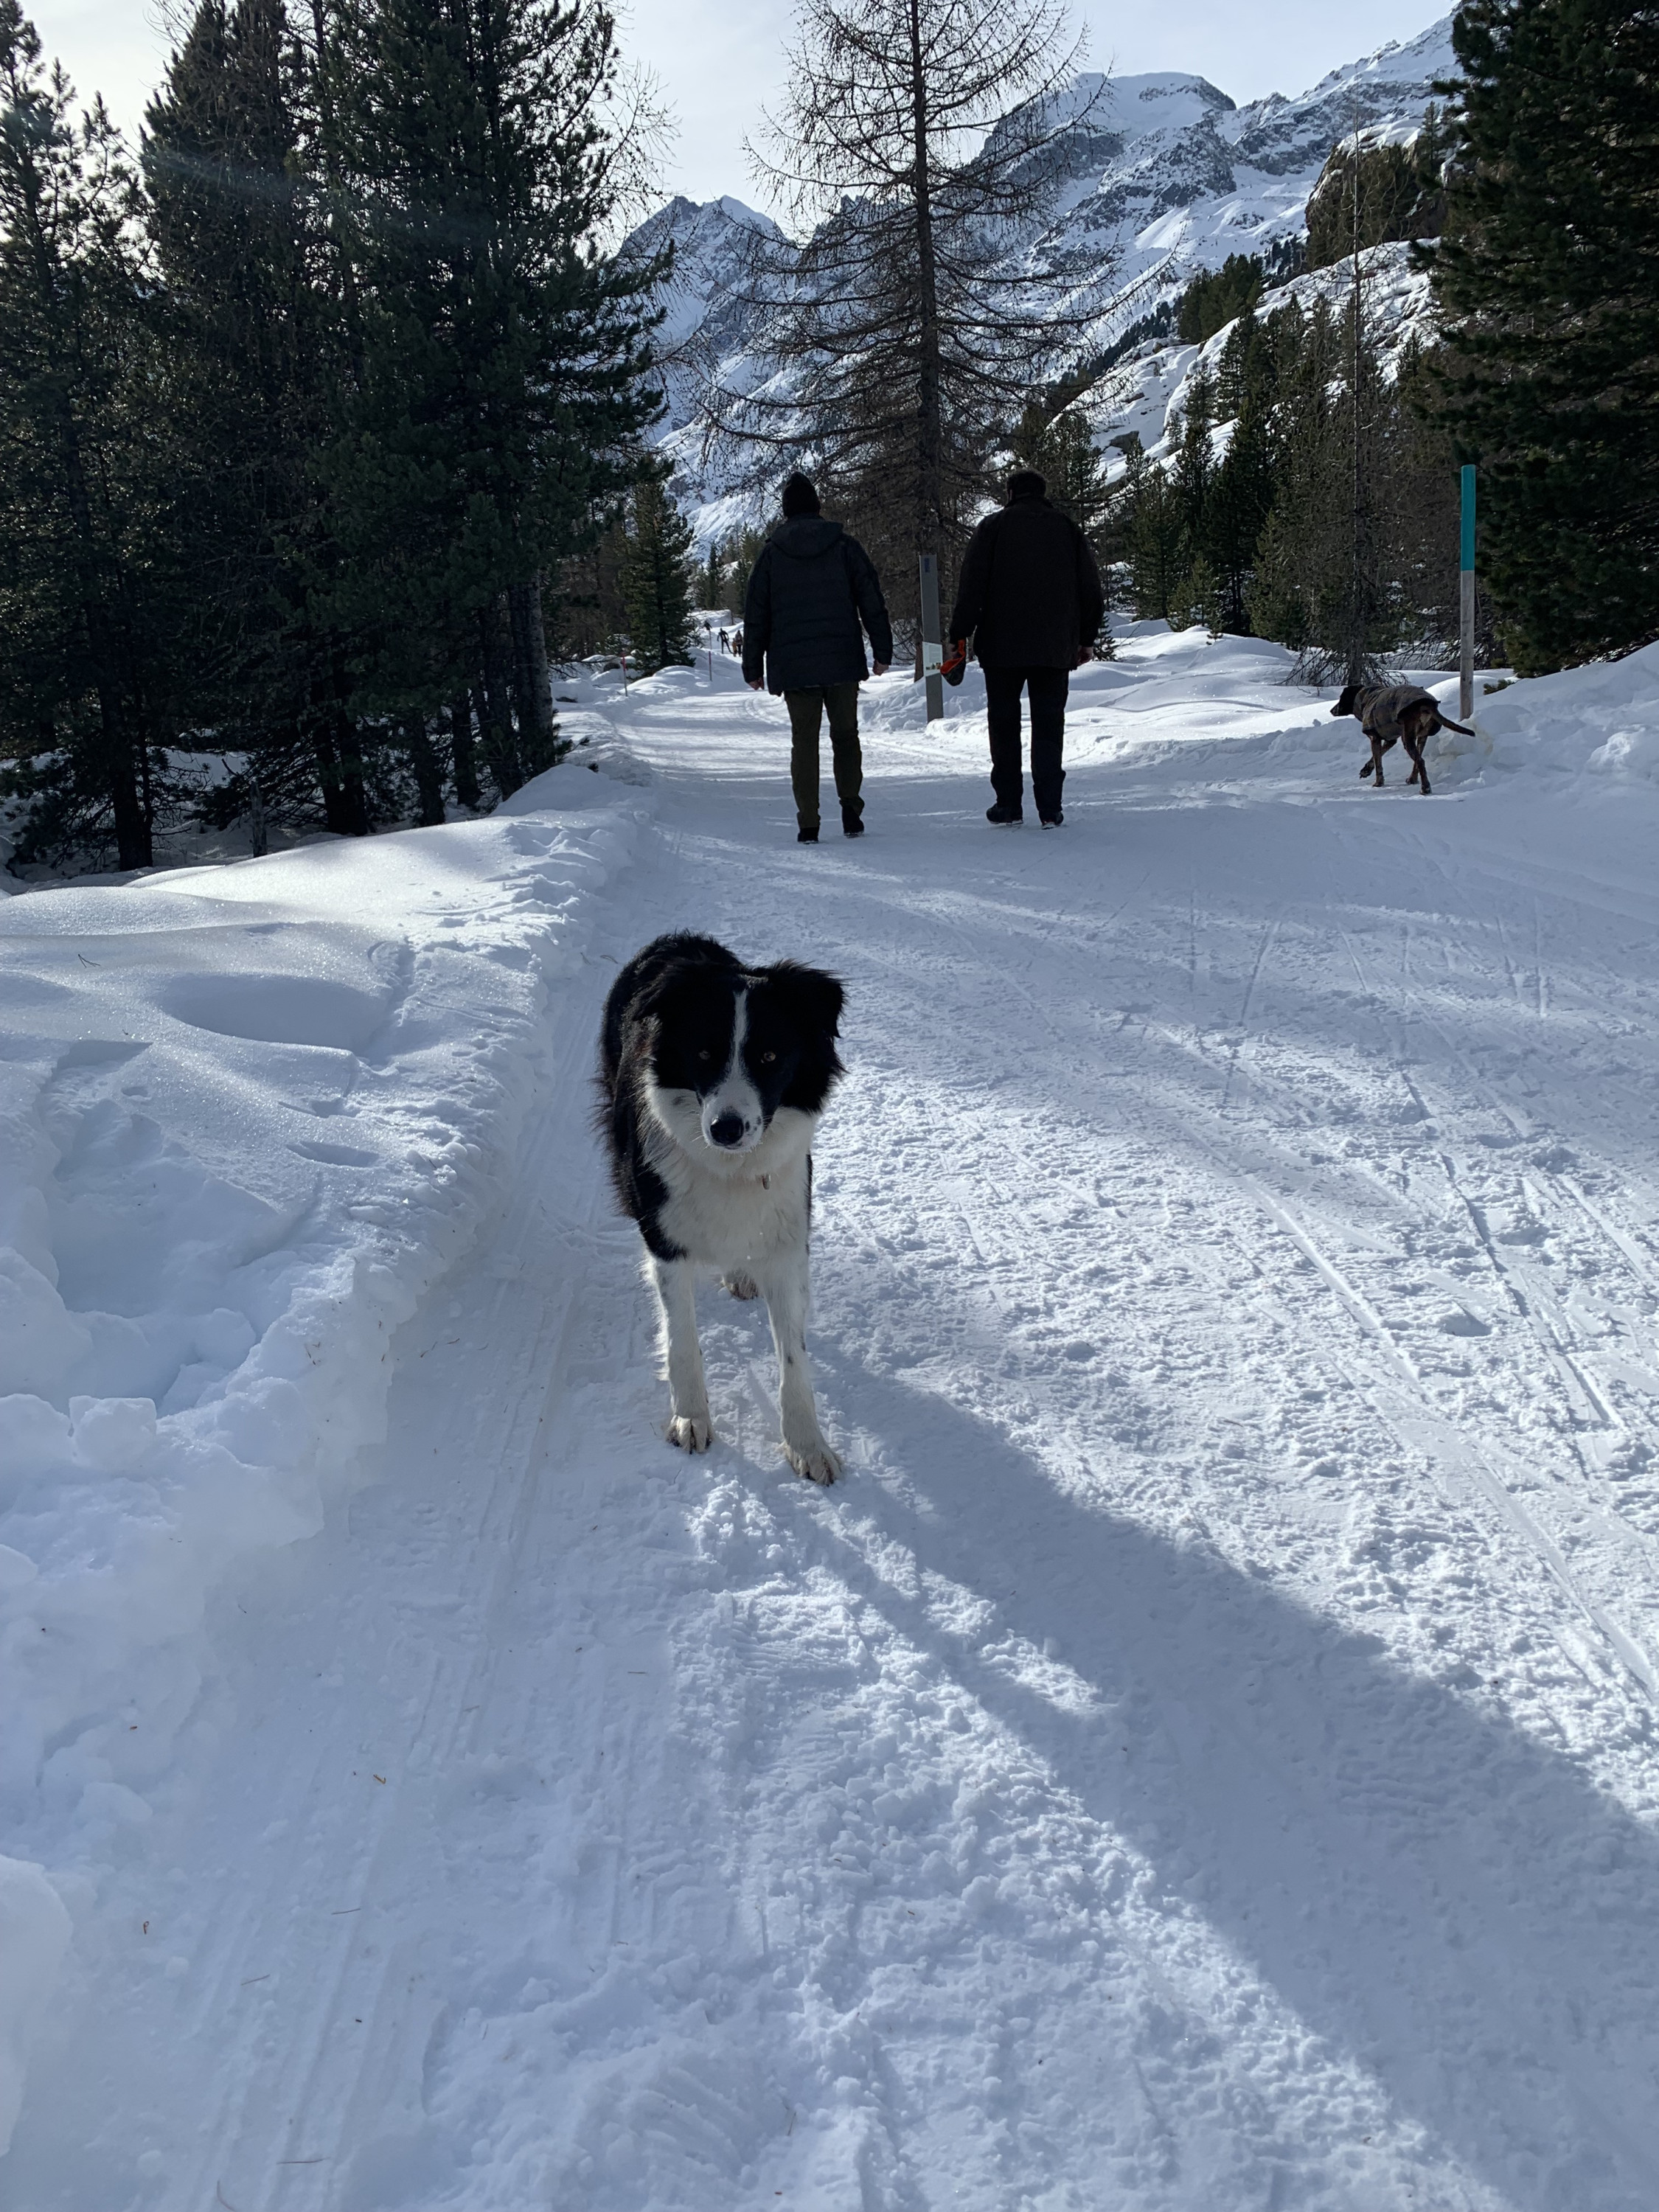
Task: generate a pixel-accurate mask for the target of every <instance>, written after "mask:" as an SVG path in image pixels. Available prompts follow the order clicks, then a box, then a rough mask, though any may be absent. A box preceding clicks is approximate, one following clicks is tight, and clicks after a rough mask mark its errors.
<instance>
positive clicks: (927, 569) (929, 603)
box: [921, 553, 945, 722]
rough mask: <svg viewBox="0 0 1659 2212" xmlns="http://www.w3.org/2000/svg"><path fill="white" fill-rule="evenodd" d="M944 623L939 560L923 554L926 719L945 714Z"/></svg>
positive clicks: (923, 667)
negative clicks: (941, 618) (940, 606)
mask: <svg viewBox="0 0 1659 2212" xmlns="http://www.w3.org/2000/svg"><path fill="white" fill-rule="evenodd" d="M944 637H945V625H944V623H941V622H940V620H939V561H938V558H937V556H935V555H933V554H932V553H924V554H923V555H922V556H921V672H922V675H923V677H924V678H926V680H927V719H928V720H929V721H930V722H938V721H942V720H944V717H945V678H944V677H943V675H942V674H941V673H940V671H941V670H942V669H943V667H944V665H945V642H944Z"/></svg>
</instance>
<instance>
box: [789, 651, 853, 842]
mask: <svg viewBox="0 0 1659 2212" xmlns="http://www.w3.org/2000/svg"><path fill="white" fill-rule="evenodd" d="M783 703H784V705H785V706H786V707H787V708H788V709H789V737H790V744H789V781H790V783H791V784H792V785H793V787H794V793H795V819H796V821H797V822H798V823H799V825H800V827H801V828H802V829H817V826H818V728H819V725H820V723H821V721H822V720H823V710H824V708H826V707H827V708H829V750H830V753H831V755H832V757H833V758H834V760H835V765H836V798H837V799H840V801H841V806H842V813H843V814H849V815H851V816H852V817H853V818H854V820H855V821H856V820H858V819H859V818H860V817H861V816H862V815H863V812H864V801H863V800H862V799H860V796H859V792H860V788H861V787H862V785H863V782H864V756H863V754H862V753H861V752H860V750H859V687H858V685H857V684H855V683H854V684H819V685H818V686H817V690H811V691H786V692H785V693H784V695H783Z"/></svg>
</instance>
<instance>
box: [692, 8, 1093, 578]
mask: <svg viewBox="0 0 1659 2212" xmlns="http://www.w3.org/2000/svg"><path fill="white" fill-rule="evenodd" d="M1079 52H1080V43H1079V42H1073V41H1071V40H1068V39H1067V37H1066V24H1065V16H1064V12H1063V9H1062V7H1061V6H1060V4H1059V0H801V4H800V8H799V15H798V17H797V34H796V39H795V42H794V45H793V47H792V48H791V50H790V52H789V57H788V59H789V67H790V76H789V83H788V88H787V93H786V94H785V97H784V100H783V103H782V106H781V111H780V112H779V113H778V114H777V115H776V116H775V118H771V119H770V121H769V130H768V132H767V134H766V137H765V139H764V141H763V150H761V151H759V152H757V151H756V150H755V149H750V158H751V162H752V165H753V167H755V170H756V173H757V177H758V178H759V179H760V180H761V181H762V183H763V185H765V187H766V188H767V189H768V190H769V192H770V193H771V194H772V195H773V196H774V197H775V198H776V199H777V200H778V201H779V202H780V203H781V204H782V206H783V207H784V208H785V209H786V210H787V212H788V214H789V216H790V217H791V219H792V220H793V222H795V223H796V225H797V226H798V227H799V228H805V230H806V231H807V232H808V235H807V236H806V239H805V244H804V245H802V246H799V247H797V246H794V245H793V244H791V242H790V241H789V240H787V239H784V238H782V237H781V236H777V237H775V236H773V235H770V234H766V233H763V232H757V234H756V235H755V239H754V241H753V246H752V249H751V251H752V256H753V262H752V270H751V273H750V278H749V285H750V297H749V300H748V301H747V303H746V304H747V305H748V306H749V307H750V311H751V312H752V313H755V314H756V315H757V322H758V330H757V340H756V349H757V351H758V353H759V354H760V356H762V358H763V361H764V362H766V363H767V364H768V366H769V368H771V369H772V370H773V372H774V374H773V375H772V376H771V377H770V379H769V380H766V381H764V382H763V383H761V384H760V385H759V386H757V387H755V388H753V389H750V390H749V391H746V392H736V391H732V390H730V389H726V388H721V387H719V386H717V387H716V388H715V389H714V392H712V394H711V406H712V414H713V418H714V423H715V424H716V425H717V426H718V427H719V428H722V429H724V430H726V431H729V432H733V433H735V434H736V435H738V436H739V437H741V438H744V439H746V440H747V441H750V444H751V446H752V447H753V448H754V449H755V450H756V452H757V455H758V456H759V458H760V459H761V461H762V462H763V464H769V465H771V467H772V468H773V470H774V471H775V472H778V473H781V465H782V462H783V459H784V458H785V456H786V455H787V457H788V458H789V459H800V460H804V461H805V462H806V463H807V465H809V466H811V467H813V468H815V469H816V470H817V471H819V473H820V474H821V475H822V476H823V477H824V478H825V479H826V480H827V483H828V484H829V487H830V488H831V489H833V491H834V494H835V495H836V498H837V500H838V501H839V502H840V504H841V505H842V507H843V508H844V509H846V510H848V511H849V512H850V514H851V516H852V518H853V519H854V520H855V521H857V522H858V524H859V526H860V534H861V535H862V536H864V537H865V538H866V542H868V543H870V544H871V545H872V550H875V551H877V553H878V558H879V556H880V555H881V554H883V553H885V554H886V555H887V556H889V557H890V559H894V558H899V557H902V558H903V560H904V562H905V565H906V568H907V569H908V577H909V578H912V579H913V578H914V576H915V556H916V555H917V554H918V553H920V552H933V553H936V554H938V555H939V556H942V559H943V561H944V562H945V564H946V565H947V566H948V565H949V563H950V562H951V556H952V554H953V552H954V551H955V550H956V549H957V547H958V546H959V545H960V544H961V543H962V542H963V539H964V538H965V537H966V534H967V532H968V529H969V526H971V522H972V520H973V513H974V510H975V507H976V505H977V504H978V503H979V502H980V501H981V500H982V498H983V497H984V495H985V492H986V489H987V483H988V475H989V468H990V465H991V463H992V461H993V459H994V457H995V455H996V453H998V451H999V450H1000V448H1002V447H1004V446H1005V444H1006V438H1007V436H1008V435H1009V433H1010V431H1011V430H1012V427H1013V425H1014V424H1015V423H1016V422H1018V419H1019V416H1020V413H1021V410H1022V409H1023V407H1024V404H1025V402H1026V401H1027V399H1028V398H1029V396H1030V392H1031V389H1032V386H1033V384H1034V382H1036V381H1039V380H1040V365H1041V363H1042V361H1043V360H1045V359H1046V358H1048V356H1049V355H1050V354H1051V353H1052V352H1053V350H1054V346H1055V342H1056V330H1055V325H1054V315H1053V309H1054V301H1055V293H1054V289H1053V287H1052V285H1051V283H1050V282H1049V280H1048V277H1047V276H1046V275H1045V272H1044V271H1043V270H1042V268H1041V267H1040V266H1039V265H1037V264H1036V261H1035V260H1034V259H1032V258H1030V257H1029V256H1028V257H1025V258H1022V257H1020V256H1018V255H1017V254H1013V253H1012V251H1011V249H1012V248H1013V247H1014V246H1016V244H1017V243H1018V240H1020V239H1021V238H1027V237H1030V235H1031V234H1032V233H1033V232H1034V231H1035V230H1036V228H1040V221H1041V217H1042V214H1043V212H1044V210H1045V209H1046V208H1047V207H1048V204H1050V201H1051V198H1052V195H1053V193H1054V187H1055V183H1056V180H1057V178H1058V175H1059V173H1060V148H1061V146H1062V144H1063V142H1064V141H1065V139H1066V136H1067V134H1068V133H1069V132H1071V131H1075V130H1076V129H1078V128H1079V126H1080V125H1082V124H1083V123H1084V122H1085V121H1086V118H1087V112H1088V107H1089V101H1088V100H1087V99H1086V97H1082V96H1080V95H1079V93H1078V91H1077V90H1076V88H1075V85H1074V79H1075V76H1076V66H1077V62H1078V59H1079ZM908 597H909V594H908V592H907V591H906V590H904V589H903V588H901V589H900V590H899V591H898V592H896V598H897V599H898V601H899V605H900V606H901V607H902V606H903V605H904V604H905V602H906V600H907V599H908Z"/></svg>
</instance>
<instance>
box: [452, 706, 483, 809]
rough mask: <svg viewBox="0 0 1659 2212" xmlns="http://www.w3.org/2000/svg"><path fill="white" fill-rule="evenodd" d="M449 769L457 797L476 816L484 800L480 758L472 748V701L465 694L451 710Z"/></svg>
mask: <svg viewBox="0 0 1659 2212" xmlns="http://www.w3.org/2000/svg"><path fill="white" fill-rule="evenodd" d="M449 767H450V775H452V777H453V780H454V784H455V796H456V798H457V799H459V800H460V802H461V804H462V805H463V806H468V807H471V810H472V811H473V812H474V813H475V814H476V813H477V811H478V809H479V807H480V806H481V805H482V804H483V801H482V799H480V797H479V795H478V758H477V753H476V752H475V751H474V750H473V745H472V702H471V700H470V699H469V698H468V697H467V696H466V694H465V692H464V691H463V692H460V693H459V694H458V696H457V697H456V699H455V701H454V702H453V705H452V706H451V708H450V709H449Z"/></svg>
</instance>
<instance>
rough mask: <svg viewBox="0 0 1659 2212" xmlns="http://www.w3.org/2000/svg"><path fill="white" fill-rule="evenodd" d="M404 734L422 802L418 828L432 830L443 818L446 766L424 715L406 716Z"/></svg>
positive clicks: (417, 794) (405, 748)
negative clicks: (439, 754) (439, 755)
mask: <svg viewBox="0 0 1659 2212" xmlns="http://www.w3.org/2000/svg"><path fill="white" fill-rule="evenodd" d="M403 733H404V751H405V753H407V755H408V756H409V765H410V770H411V772H412V773H413V775H414V778H415V790H416V797H417V798H418V799H419V802H420V805H419V811H417V812H416V817H415V822H416V828H418V829H433V828H435V826H436V825H437V824H438V823H441V821H442V820H443V818H444V765H443V763H442V761H441V759H440V758H439V757H438V748H437V747H436V746H435V744H433V742H432V735H431V732H430V731H428V728H427V726H426V717H425V715H424V714H405V715H404V721H403Z"/></svg>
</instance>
